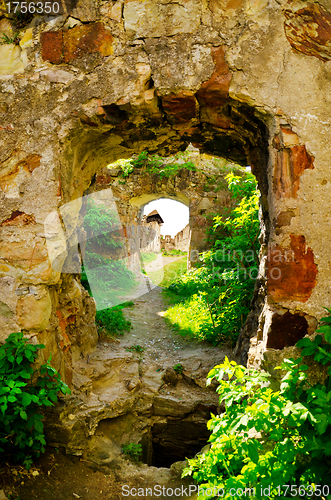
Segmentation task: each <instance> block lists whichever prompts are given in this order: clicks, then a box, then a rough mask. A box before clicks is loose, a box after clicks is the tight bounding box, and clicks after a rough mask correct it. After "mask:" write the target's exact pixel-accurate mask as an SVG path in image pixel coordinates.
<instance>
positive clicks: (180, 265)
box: [148, 257, 187, 287]
mask: <svg viewBox="0 0 331 500" xmlns="http://www.w3.org/2000/svg"><path fill="white" fill-rule="evenodd" d="M186 271H187V258H186V257H183V258H181V259H177V260H175V261H174V262H170V263H169V264H167V265H166V266H163V268H162V269H159V270H158V271H150V272H149V273H148V277H149V278H150V279H151V281H152V282H153V283H155V284H156V285H159V286H162V287H168V286H170V285H171V284H172V283H173V282H174V281H176V280H177V279H178V278H179V277H180V276H181V275H182V274H183V273H185V272H186Z"/></svg>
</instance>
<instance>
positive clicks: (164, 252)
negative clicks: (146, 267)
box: [162, 248, 187, 257]
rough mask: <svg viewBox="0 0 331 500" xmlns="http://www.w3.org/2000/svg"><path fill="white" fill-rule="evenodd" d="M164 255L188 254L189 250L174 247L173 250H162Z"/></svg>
mask: <svg viewBox="0 0 331 500" xmlns="http://www.w3.org/2000/svg"><path fill="white" fill-rule="evenodd" d="M162 255H165V256H172V257H175V256H177V255H187V252H183V250H177V249H175V248H173V249H172V250H164V249H163V250H162Z"/></svg>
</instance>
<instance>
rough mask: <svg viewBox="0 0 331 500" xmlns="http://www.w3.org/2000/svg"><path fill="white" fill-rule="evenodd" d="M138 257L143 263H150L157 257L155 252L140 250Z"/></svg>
mask: <svg viewBox="0 0 331 500" xmlns="http://www.w3.org/2000/svg"><path fill="white" fill-rule="evenodd" d="M140 257H141V260H142V262H143V263H144V264H150V263H151V262H153V261H154V260H156V259H157V254H156V253H155V252H140Z"/></svg>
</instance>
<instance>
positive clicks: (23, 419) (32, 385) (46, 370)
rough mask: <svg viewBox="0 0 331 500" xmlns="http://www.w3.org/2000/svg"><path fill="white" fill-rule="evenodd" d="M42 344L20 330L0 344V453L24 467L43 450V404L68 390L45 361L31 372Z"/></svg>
mask: <svg viewBox="0 0 331 500" xmlns="http://www.w3.org/2000/svg"><path fill="white" fill-rule="evenodd" d="M44 347H45V346H44V345H42V344H37V345H32V344H28V343H27V339H24V338H23V333H21V332H20V333H12V334H11V335H9V337H8V338H7V339H6V342H5V344H4V345H2V346H0V453H1V454H2V455H3V456H6V457H11V458H12V460H14V461H15V462H18V463H23V464H24V465H25V467H26V468H29V467H30V466H31V464H32V459H33V458H34V457H38V456H39V455H40V453H43V452H44V451H45V445H46V441H45V436H44V430H43V429H44V426H43V422H42V420H43V416H42V414H41V413H39V411H40V409H42V408H43V407H44V406H53V405H54V403H56V402H57V395H58V392H59V391H61V392H62V393H63V394H67V393H70V389H69V388H68V387H67V385H66V384H65V383H64V382H62V381H61V378H60V375H59V373H58V372H57V371H56V370H55V369H54V368H53V367H52V366H51V365H50V363H49V361H48V362H47V363H46V364H44V365H42V366H41V367H40V369H39V370H38V372H37V373H36V372H34V370H33V368H32V367H31V363H33V362H34V361H35V360H36V357H37V353H38V350H39V349H42V348H44Z"/></svg>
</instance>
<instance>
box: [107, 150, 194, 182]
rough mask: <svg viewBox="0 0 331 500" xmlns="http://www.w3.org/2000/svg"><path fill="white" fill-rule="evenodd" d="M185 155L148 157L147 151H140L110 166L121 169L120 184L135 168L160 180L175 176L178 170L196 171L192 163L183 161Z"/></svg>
mask: <svg viewBox="0 0 331 500" xmlns="http://www.w3.org/2000/svg"><path fill="white" fill-rule="evenodd" d="M187 156H188V154H187V153H185V152H184V153H177V155H175V156H172V157H169V158H163V157H162V156H159V155H149V154H148V152H147V151H142V152H141V153H139V155H135V156H133V157H132V158H130V159H121V160H117V161H116V162H115V163H113V164H112V167H119V168H120V169H121V174H120V176H121V177H122V179H123V180H122V181H121V182H122V183H123V184H124V183H125V179H126V178H127V177H128V176H129V175H130V174H131V173H132V172H133V170H134V169H135V168H139V169H141V170H142V172H146V173H149V174H155V175H158V176H159V177H160V178H161V179H162V178H164V177H171V176H173V175H177V174H178V173H179V172H180V170H182V169H185V168H186V169H188V170H193V171H195V170H196V166H195V165H194V163H193V162H192V161H185V159H186V157H187Z"/></svg>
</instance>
